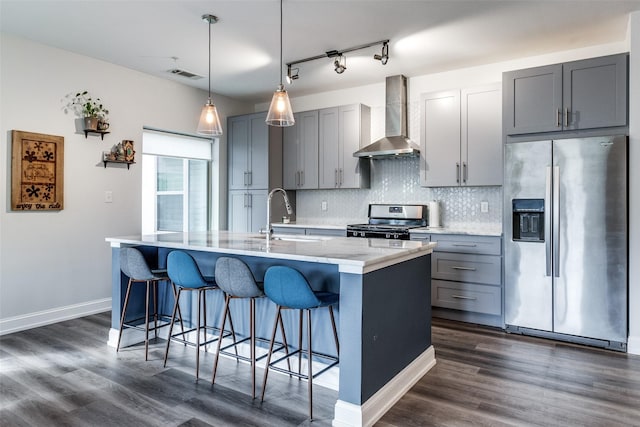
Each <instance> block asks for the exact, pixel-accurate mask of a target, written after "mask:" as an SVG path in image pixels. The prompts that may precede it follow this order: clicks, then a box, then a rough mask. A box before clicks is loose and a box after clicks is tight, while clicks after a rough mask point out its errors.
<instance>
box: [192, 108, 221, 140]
mask: <svg viewBox="0 0 640 427" xmlns="http://www.w3.org/2000/svg"><path fill="white" fill-rule="evenodd" d="M196 132H197V133H198V134H200V135H209V136H218V135H222V125H221V124H220V117H218V109H217V108H216V106H215V105H214V104H212V103H211V99H209V100H208V101H207V103H206V104H205V105H204V107H202V113H200V121H199V122H198V130H197V131H196Z"/></svg>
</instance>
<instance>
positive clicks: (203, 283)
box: [164, 251, 235, 381]
mask: <svg viewBox="0 0 640 427" xmlns="http://www.w3.org/2000/svg"><path fill="white" fill-rule="evenodd" d="M167 272H168V273H169V278H170V279H171V281H172V282H173V284H174V285H175V286H177V289H178V292H177V295H176V302H175V304H174V305H173V314H172V316H171V324H170V326H169V338H168V339H167V349H166V351H165V353H164V366H167V357H168V356H169V346H170V344H171V341H177V342H181V343H183V344H185V345H189V346H195V348H196V381H198V379H199V377H200V347H201V346H205V351H206V350H207V347H206V345H207V344H210V343H212V342H214V341H215V340H217V339H218V338H217V337H216V338H213V339H209V340H207V330H211V331H216V332H217V331H218V328H216V327H214V326H208V325H207V303H206V295H205V292H206V291H211V290H214V289H218V286H217V285H216V282H215V279H214V278H213V277H205V276H203V275H202V273H201V272H200V269H199V268H198V265H197V264H196V261H195V260H194V259H193V257H192V256H191V255H189V254H188V253H186V252H183V251H171V252H170V253H169V255H168V256H167ZM183 291H189V292H197V295H198V308H197V320H196V327H195V328H191V329H188V330H186V331H185V330H184V329H183V330H182V332H178V333H176V334H174V333H173V325H174V323H175V318H176V313H177V312H178V311H179V310H180V295H181V294H182V292H183ZM201 319H202V322H201ZM229 323H230V326H231V331H232V332H231V333H233V323H231V322H229ZM194 331H195V332H196V341H195V343H194V342H191V341H189V340H188V339H187V337H186V335H187V334H189V333H191V332H194ZM202 332H204V341H202V342H201V340H200V336H201V334H202ZM234 337H235V334H234Z"/></svg>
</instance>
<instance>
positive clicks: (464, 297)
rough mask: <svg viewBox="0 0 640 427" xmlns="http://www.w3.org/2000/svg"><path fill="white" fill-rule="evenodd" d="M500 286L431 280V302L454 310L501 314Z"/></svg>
mask: <svg viewBox="0 0 640 427" xmlns="http://www.w3.org/2000/svg"><path fill="white" fill-rule="evenodd" d="M500 301H501V299H500V288H498V287H495V286H485V285H476V284H470V283H455V282H445V281H442V280H435V279H434V280H432V281H431V304H432V305H433V306H435V307H443V308H449V309H454V310H462V311H469V312H475V313H484V314H491V315H495V316H500V315H501V313H502V306H501V302H500Z"/></svg>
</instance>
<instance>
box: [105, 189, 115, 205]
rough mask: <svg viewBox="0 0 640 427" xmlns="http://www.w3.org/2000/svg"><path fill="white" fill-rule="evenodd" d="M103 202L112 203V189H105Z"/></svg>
mask: <svg viewBox="0 0 640 427" xmlns="http://www.w3.org/2000/svg"><path fill="white" fill-rule="evenodd" d="M104 202H105V203H113V191H105V192H104Z"/></svg>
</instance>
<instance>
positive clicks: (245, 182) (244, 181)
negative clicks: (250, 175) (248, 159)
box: [243, 171, 247, 185]
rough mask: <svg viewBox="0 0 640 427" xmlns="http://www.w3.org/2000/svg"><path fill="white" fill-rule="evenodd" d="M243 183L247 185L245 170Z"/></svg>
mask: <svg viewBox="0 0 640 427" xmlns="http://www.w3.org/2000/svg"><path fill="white" fill-rule="evenodd" d="M243 184H244V185H247V172H246V171H245V172H244V178H243Z"/></svg>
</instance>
